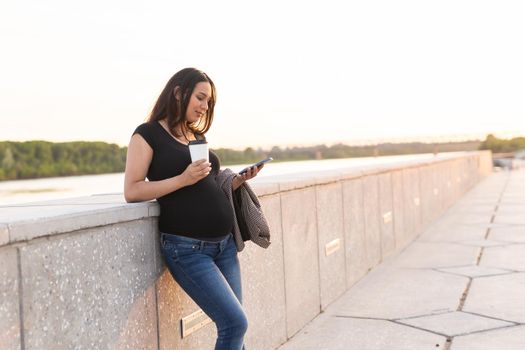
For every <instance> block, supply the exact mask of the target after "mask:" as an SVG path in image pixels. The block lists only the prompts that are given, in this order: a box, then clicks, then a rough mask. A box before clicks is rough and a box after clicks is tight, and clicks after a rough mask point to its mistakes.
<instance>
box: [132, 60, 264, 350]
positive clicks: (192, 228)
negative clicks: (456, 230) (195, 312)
mask: <svg viewBox="0 0 525 350" xmlns="http://www.w3.org/2000/svg"><path fill="white" fill-rule="evenodd" d="M215 96H216V93H215V86H214V84H213V82H212V80H211V79H210V78H209V77H208V76H207V75H206V74H205V73H203V72H201V71H199V70H197V69H194V68H186V69H183V70H181V71H179V72H178V73H176V74H175V75H174V76H173V77H172V78H171V79H170V80H169V81H168V83H167V84H166V87H165V88H164V90H163V91H162V93H161V94H160V96H159V98H158V100H157V102H156V104H155V106H154V107H153V110H152V112H151V115H150V117H149V120H148V121H147V122H146V123H143V124H141V125H140V126H139V127H137V129H136V130H135V132H134V133H133V136H132V137H131V141H130V143H129V147H128V154H127V160H126V174H125V180H124V196H125V198H126V201H128V202H137V201H148V200H151V199H157V201H158V203H159V205H160V216H159V231H160V233H161V235H160V236H161V250H162V254H163V256H164V258H165V261H166V265H167V267H168V269H169V271H170V273H171V274H172V276H173V278H174V279H175V280H176V281H177V283H178V284H179V285H180V286H181V287H182V289H184V291H185V292H186V293H187V294H188V295H189V296H190V297H191V298H192V299H193V300H194V301H195V302H196V303H197V304H198V305H199V306H200V307H201V309H202V310H203V311H204V312H205V313H206V314H207V315H208V316H209V317H210V318H211V319H212V320H213V321H214V322H215V324H216V326H217V331H218V337H217V342H216V346H215V349H242V347H243V338H244V334H245V332H246V329H247V326H248V325H247V319H246V315H245V313H244V310H243V308H242V305H241V303H242V292H241V275H240V267H239V260H238V258H237V249H236V245H235V242H234V239H233V237H232V228H233V220H234V216H233V210H232V207H231V205H230V202H229V201H228V199H227V197H226V195H225V193H224V191H223V190H222V189H221V188H220V187H219V185H218V184H217V182H216V181H215V176H216V175H217V174H218V173H219V168H220V163H219V159H218V157H217V156H216V155H215V154H214V153H213V152H210V154H209V158H210V162H207V161H206V160H198V161H196V162H193V163H192V162H191V159H190V153H189V149H188V143H189V141H191V140H195V139H202V138H203V137H204V134H205V133H206V132H207V131H208V130H209V129H210V127H211V124H212V121H213V109H214V106H215ZM259 170H260V168H251V169H249V171H248V172H247V173H244V174H243V175H238V176H236V177H235V178H234V179H233V181H232V188H233V189H234V190H235V189H237V188H238V187H239V186H241V185H242V183H243V182H245V181H246V180H249V179H251V178H253V177H254V176H256V175H257V172H258V171H259ZM146 178H148V181H145V179H146Z"/></svg>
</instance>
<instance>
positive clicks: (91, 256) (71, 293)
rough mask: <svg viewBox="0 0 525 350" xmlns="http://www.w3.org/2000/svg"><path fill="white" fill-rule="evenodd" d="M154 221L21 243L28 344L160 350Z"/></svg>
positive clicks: (107, 227) (34, 345) (132, 222)
mask: <svg viewBox="0 0 525 350" xmlns="http://www.w3.org/2000/svg"><path fill="white" fill-rule="evenodd" d="M151 227H152V225H151V220H149V219H146V220H137V221H131V222H126V223H120V224H118V225H111V226H104V227H98V228H92V229H89V230H84V231H77V232H74V233H71V234H65V235H59V236H55V237H53V238H52V239H41V240H34V241H32V242H31V243H30V244H27V245H24V246H21V247H20V248H19V249H20V256H21V258H20V259H21V271H22V276H23V280H22V289H23V291H24V292H23V299H22V303H23V307H22V309H23V313H24V315H23V320H24V324H23V327H24V338H25V348H26V349H61V348H62V349H74V348H88V349H95V348H113V349H124V348H129V349H138V348H140V349H157V327H156V322H157V317H156V310H155V288H154V282H155V277H156V274H155V257H154V254H155V252H154V244H155V241H156V239H155V237H154V232H152V230H151Z"/></svg>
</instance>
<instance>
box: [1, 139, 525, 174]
mask: <svg viewBox="0 0 525 350" xmlns="http://www.w3.org/2000/svg"><path fill="white" fill-rule="evenodd" d="M524 148H525V138H523V137H519V138H514V139H511V140H504V139H498V138H496V137H494V136H493V135H488V136H487V138H486V139H485V140H484V141H482V142H481V141H479V140H473V141H464V142H446V143H424V142H410V143H381V144H378V145H366V146H349V145H345V144H335V145H332V146H326V145H317V146H308V147H286V148H281V147H277V146H275V147H273V148H271V149H269V150H263V149H254V148H252V147H248V148H246V149H244V150H233V149H229V148H218V149H214V150H213V151H214V152H215V153H216V154H217V155H218V156H219V158H220V159H221V164H222V165H226V166H227V165H234V164H250V163H254V162H256V161H259V160H261V159H263V158H265V157H267V156H272V157H273V158H274V159H275V160H276V161H295V160H311V159H334V158H352V157H371V156H387V155H403V154H415V153H436V152H452V151H473V150H477V149H490V150H492V151H493V152H494V153H501V152H513V151H516V150H519V149H524ZM126 151H127V148H126V147H119V146H118V145H116V144H109V143H105V142H84V141H79V142H61V143H52V142H47V141H27V142H14V141H4V142H0V180H18V179H31V178H41V177H52V176H69V175H88V174H105V173H116V172H123V171H124V168H125V163H126Z"/></svg>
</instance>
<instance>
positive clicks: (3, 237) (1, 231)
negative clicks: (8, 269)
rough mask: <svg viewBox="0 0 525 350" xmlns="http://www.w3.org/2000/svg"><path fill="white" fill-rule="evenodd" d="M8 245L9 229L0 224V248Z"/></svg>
mask: <svg viewBox="0 0 525 350" xmlns="http://www.w3.org/2000/svg"><path fill="white" fill-rule="evenodd" d="M8 243H9V229H8V228H7V224H0V247H1V246H3V245H6V244H8Z"/></svg>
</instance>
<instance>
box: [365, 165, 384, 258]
mask: <svg viewBox="0 0 525 350" xmlns="http://www.w3.org/2000/svg"><path fill="white" fill-rule="evenodd" d="M377 179H378V176H377V175H369V176H365V177H364V178H363V197H364V219H365V233H366V252H367V259H368V267H370V268H372V267H374V266H376V265H377V264H379V263H380V262H381V227H380V226H379V224H380V222H379V220H380V219H379V210H380V208H379V187H378V181H377Z"/></svg>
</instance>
